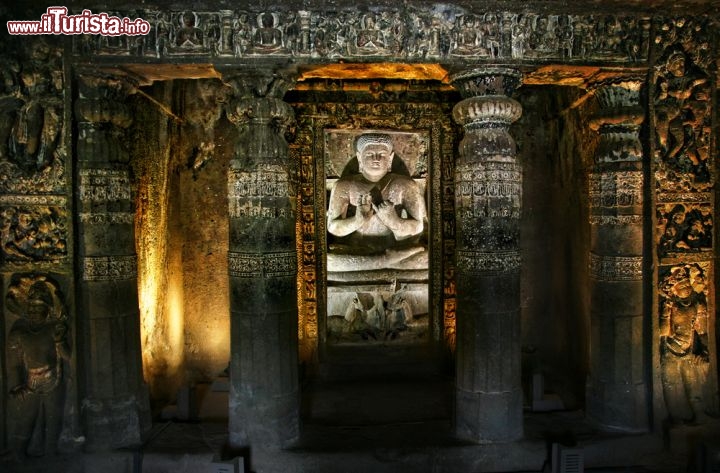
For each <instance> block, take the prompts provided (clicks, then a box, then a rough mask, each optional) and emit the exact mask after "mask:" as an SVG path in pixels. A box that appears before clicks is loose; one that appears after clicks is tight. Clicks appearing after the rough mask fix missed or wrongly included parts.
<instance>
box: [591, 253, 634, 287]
mask: <svg viewBox="0 0 720 473" xmlns="http://www.w3.org/2000/svg"><path fill="white" fill-rule="evenodd" d="M589 268H590V277H591V278H593V279H596V280H598V281H642V279H643V258H642V256H602V255H596V254H593V253H590V266H589Z"/></svg>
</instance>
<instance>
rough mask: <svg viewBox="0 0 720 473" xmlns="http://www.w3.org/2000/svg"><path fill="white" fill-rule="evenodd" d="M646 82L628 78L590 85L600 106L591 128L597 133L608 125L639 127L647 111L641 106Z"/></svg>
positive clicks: (637, 78)
mask: <svg viewBox="0 0 720 473" xmlns="http://www.w3.org/2000/svg"><path fill="white" fill-rule="evenodd" d="M644 82H645V81H644V80H643V79H641V78H639V77H632V76H628V77H616V78H613V79H612V80H604V81H598V82H594V83H591V84H589V89H590V90H591V91H593V92H594V93H595V97H596V98H597V100H598V104H599V105H600V110H599V111H598V112H597V113H596V114H595V117H593V119H592V120H591V121H590V128H591V129H593V130H596V131H597V130H599V129H600V128H601V127H602V126H606V125H608V126H624V127H626V128H632V127H639V126H640V124H641V123H642V122H643V121H644V120H645V110H644V109H643V107H642V105H641V104H640V95H641V91H642V87H643V84H644Z"/></svg>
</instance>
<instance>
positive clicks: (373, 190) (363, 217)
mask: <svg viewBox="0 0 720 473" xmlns="http://www.w3.org/2000/svg"><path fill="white" fill-rule="evenodd" d="M355 148H356V154H357V160H358V170H359V171H360V173H359V174H355V175H349V176H343V177H341V178H340V179H339V180H338V181H337V183H336V184H335V187H334V188H333V189H332V192H331V194H330V203H329V208H328V213H327V228H328V232H330V233H331V234H332V235H334V236H336V237H338V244H336V245H333V246H332V247H331V248H330V250H331V251H330V252H329V253H328V270H329V271H362V270H369V269H383V268H392V269H422V268H426V267H427V257H426V256H425V259H423V258H422V256H421V255H422V254H426V251H425V249H424V248H423V247H422V246H420V245H419V244H418V240H419V236H420V235H421V234H422V232H423V229H424V220H425V217H426V208H425V199H424V197H423V194H422V192H421V190H420V187H419V186H418V184H417V183H416V182H415V181H414V180H413V179H412V178H410V176H406V175H402V174H396V173H393V172H391V169H392V165H393V158H394V156H395V153H394V151H393V145H392V139H391V137H390V136H389V135H387V134H383V133H365V134H362V135H360V137H359V138H358V139H357V140H356V144H355Z"/></svg>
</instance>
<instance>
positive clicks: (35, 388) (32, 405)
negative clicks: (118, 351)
mask: <svg viewBox="0 0 720 473" xmlns="http://www.w3.org/2000/svg"><path fill="white" fill-rule="evenodd" d="M28 285H29V287H27V286H28ZM25 291H26V292H25ZM58 292H59V290H58V289H57V288H56V286H55V285H54V284H53V283H51V282H50V281H48V280H47V279H45V278H44V277H34V278H32V279H30V280H24V281H21V282H20V283H18V284H16V285H14V286H11V288H10V290H9V292H8V297H7V299H8V307H9V308H11V309H12V310H14V311H17V312H21V313H22V317H21V318H20V319H19V320H17V321H16V322H15V323H14V324H13V326H12V328H11V329H10V333H9V335H8V352H9V356H8V374H9V382H10V383H11V384H10V386H11V389H10V399H9V402H8V412H9V413H10V418H11V419H12V421H11V428H10V429H9V430H10V438H9V440H10V444H11V445H12V446H13V447H14V449H17V450H18V451H22V452H23V453H25V454H27V455H31V456H41V455H46V454H53V453H55V452H56V450H57V447H58V440H59V437H60V432H61V427H62V424H63V406H64V394H65V389H64V385H65V375H64V371H65V370H64V369H63V365H64V362H65V361H66V360H69V359H70V350H69V347H68V343H67V325H66V324H65V322H64V320H65V318H66V317H65V314H64V311H63V307H62V303H61V302H60V297H59V294H58Z"/></svg>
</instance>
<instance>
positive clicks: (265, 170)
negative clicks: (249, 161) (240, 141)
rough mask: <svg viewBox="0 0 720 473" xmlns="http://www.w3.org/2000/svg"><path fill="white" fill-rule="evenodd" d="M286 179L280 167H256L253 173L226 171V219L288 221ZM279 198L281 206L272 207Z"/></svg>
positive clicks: (288, 181)
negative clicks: (257, 218)
mask: <svg viewBox="0 0 720 473" xmlns="http://www.w3.org/2000/svg"><path fill="white" fill-rule="evenodd" d="M289 195H290V180H289V177H288V172H287V169H286V168H285V167H283V166H281V165H275V164H260V165H258V168H257V169H255V170H253V171H243V170H238V169H231V170H229V171H228V205H229V213H230V218H241V217H266V218H291V217H293V212H292V209H291V208H289V207H288V206H287V200H288V196H289ZM275 199H279V200H280V202H277V203H280V204H281V205H280V206H276V205H273V204H274V203H276V202H275Z"/></svg>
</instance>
